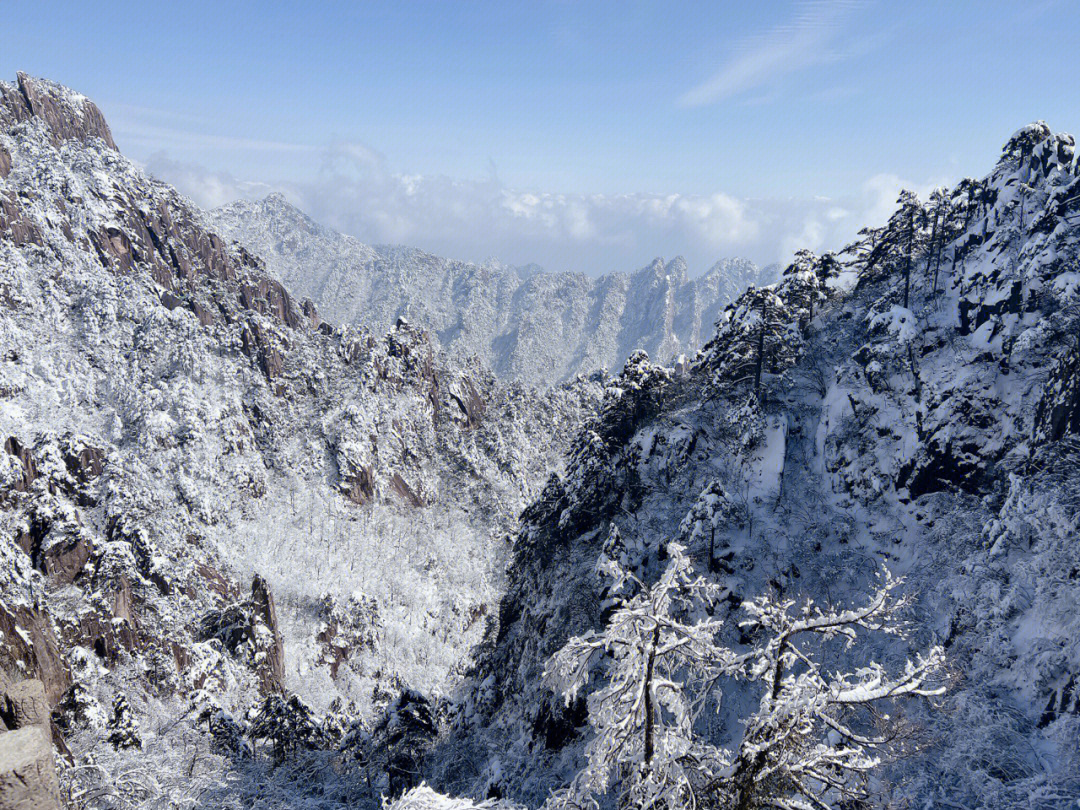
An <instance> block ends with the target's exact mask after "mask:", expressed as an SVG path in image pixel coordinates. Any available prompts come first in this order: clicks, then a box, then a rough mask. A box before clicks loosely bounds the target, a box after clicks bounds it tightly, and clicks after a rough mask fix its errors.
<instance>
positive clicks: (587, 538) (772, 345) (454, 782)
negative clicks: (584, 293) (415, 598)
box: [428, 123, 1080, 810]
mask: <svg viewBox="0 0 1080 810" xmlns="http://www.w3.org/2000/svg"><path fill="white" fill-rule="evenodd" d="M901 203H902V205H901V208H900V209H899V210H898V211H897V212H896V214H895V215H894V216H893V218H892V219H891V220H890V222H889V223H888V225H887V226H886V227H884V228H881V229H871V230H869V231H867V232H865V233H864V238H861V239H860V240H859V241H858V242H856V243H854V244H852V245H850V246H849V247H848V248H847V249H846V250H845V251H844V252H843V253H841V254H839V255H832V254H829V255H826V256H821V257H818V256H814V255H812V254H810V253H801V254H800V255H799V256H798V258H797V260H796V262H795V263H794V264H792V265H791V266H790V267H789V268H787V269H786V271H785V272H784V275H783V277H782V279H781V281H780V282H779V283H778V284H776V285H775V286H772V287H769V288H766V289H757V290H751V291H749V292H747V293H745V294H743V295H742V296H740V297H739V298H738V299H737V300H736V301H735V302H734V304H733V305H732V306H731V307H730V308H729V309H728V310H726V311H725V313H724V316H723V318H722V319H721V321H720V324H719V326H718V329H717V332H716V334H715V336H714V337H713V338H712V340H711V341H710V342H709V343H708V345H707V346H706V347H705V348H704V349H703V351H702V352H701V353H700V354H699V355H698V356H697V359H696V361H695V363H694V365H693V368H692V369H691V370H690V371H689V373H687V374H685V375H679V374H672V373H671V371H670V370H668V369H664V368H662V367H658V366H655V365H653V364H651V363H650V362H649V361H648V360H647V358H645V357H644V356H636V357H634V358H632V359H631V360H630V361H629V362H628V363H627V365H626V367H625V369H624V370H623V373H622V375H621V377H620V378H619V379H617V380H615V381H613V382H612V384H611V386H610V388H609V389H608V393H607V395H606V399H605V404H604V406H603V408H602V410H601V412H600V414H599V415H598V417H597V418H596V420H595V421H594V422H593V423H592V424H590V425H589V426H588V427H587V428H586V430H585V431H584V432H583V433H582V434H581V435H580V437H579V438H578V440H577V442H576V443H575V447H574V450H573V451H572V454H571V459H570V462H569V467H568V470H567V473H566V475H565V476H564V477H560V478H556V479H552V480H551V481H550V482H549V483H548V485H547V487H546V488H545V490H544V492H543V494H542V495H541V497H540V498H539V499H538V500H537V501H536V502H535V503H534V504H533V505H532V506H530V507H529V509H528V510H527V511H526V512H525V514H524V515H523V528H522V530H521V532H520V534H519V536H518V540H517V543H516V545H515V555H514V560H513V564H512V568H511V574H510V579H509V583H508V588H507V592H506V595H505V596H504V598H503V600H502V604H501V607H500V612H499V623H498V627H497V629H495V630H494V631H493V632H492V634H491V635H490V636H489V637H488V639H487V641H486V643H485V647H484V648H483V649H484V654H483V656H482V660H481V663H480V666H479V667H478V668H477V669H476V671H475V672H474V673H473V675H472V677H471V679H470V680H469V681H468V682H467V683H466V685H464V686H462V687H461V688H460V690H459V692H458V696H457V700H456V702H455V704H454V706H455V714H454V718H455V719H454V720H453V721H452V727H453V729H454V733H453V734H451V735H448V737H447V740H446V742H445V743H443V744H442V745H441V746H439V747H436V749H435V750H434V751H433V753H432V754H431V755H430V757H429V769H430V770H429V774H428V775H429V779H431V780H434V781H435V782H437V783H438V784H439V786H440V787H442V788H443V789H444V790H445V791H447V792H449V793H451V794H467V795H473V796H483V795H485V794H487V793H488V792H489V791H494V792H495V793H497V794H499V795H503V796H507V797H512V798H514V799H517V800H519V801H523V802H525V803H526V804H530V805H531V804H535V803H538V802H541V801H542V800H543V798H544V797H545V796H546V795H548V792H549V791H550V790H552V789H554V788H557V787H560V786H562V785H565V784H566V783H567V782H568V781H569V779H570V777H571V775H572V774H573V773H574V771H575V770H576V769H577V768H580V767H581V763H582V758H583V746H584V744H585V743H586V742H587V734H588V732H587V729H586V727H585V725H584V720H585V707H584V704H583V703H575V704H571V705H570V706H566V705H564V704H563V702H562V701H561V700H560V699H559V697H558V696H555V695H553V694H551V693H550V692H548V691H547V690H546V689H545V688H544V687H543V686H542V685H541V673H542V672H543V669H544V665H545V662H546V661H547V659H548V657H549V656H550V655H551V654H553V653H554V652H555V651H556V650H558V649H559V648H560V647H561V646H562V645H563V644H564V643H565V642H566V641H567V639H568V638H569V637H570V636H572V635H575V634H580V633H582V632H584V631H586V630H588V629H592V628H597V627H599V626H600V625H601V622H602V621H603V619H604V616H603V613H602V607H603V604H604V595H605V590H604V588H605V587H606V586H605V581H604V579H603V577H602V575H601V574H600V573H599V571H598V562H599V561H600V559H601V558H602V557H603V556H604V555H606V556H608V557H611V558H613V559H619V560H621V561H622V564H623V565H624V566H625V567H627V568H628V569H629V570H632V571H634V572H636V573H638V574H639V575H640V576H642V577H644V578H645V580H646V581H652V580H653V579H655V578H656V577H657V575H658V573H659V571H660V569H661V568H662V566H663V558H664V553H665V552H664V549H665V545H666V543H668V542H669V541H676V542H679V543H681V544H684V545H685V546H686V547H687V548H688V553H690V554H691V555H692V556H693V558H694V560H695V562H696V567H697V570H698V571H699V572H704V573H705V574H706V575H707V576H710V577H713V578H715V580H716V581H717V582H718V583H719V584H720V585H721V586H722V589H723V590H722V596H723V598H722V599H721V602H720V604H719V605H718V607H717V609H716V613H715V616H714V618H716V619H719V620H724V621H726V622H727V627H728V628H729V631H728V634H727V637H726V641H727V643H729V644H730V645H731V647H732V648H734V649H736V650H738V649H740V648H743V647H745V646H746V645H747V644H748V643H749V642H750V641H751V639H749V638H748V637H745V636H744V635H743V630H742V629H741V628H740V627H739V625H738V622H739V621H741V620H743V619H745V617H746V614H745V613H744V612H743V610H742V608H741V605H742V603H743V602H744V601H745V600H746V599H748V598H751V597H753V596H754V595H756V594H759V593H765V592H769V593H772V594H774V595H777V596H779V597H782V598H793V599H801V598H804V597H807V596H809V597H812V598H813V599H815V600H816V601H817V602H819V603H825V604H829V605H847V604H851V603H852V602H854V601H856V600H857V599H858V598H859V596H860V594H861V593H862V592H863V590H864V589H865V588H866V587H867V583H868V582H870V581H872V579H873V576H874V573H875V571H877V570H879V569H880V566H881V565H883V564H884V565H886V566H888V568H889V569H891V570H892V571H894V572H895V573H897V574H902V575H904V576H906V578H907V579H906V585H905V587H906V589H907V590H908V592H909V593H910V594H911V595H912V596H913V598H914V599H915V600H916V603H915V606H914V608H913V612H912V614H911V616H910V617H909V619H910V621H911V625H910V626H911V628H912V637H911V642H912V643H928V642H932V641H934V640H936V641H937V642H940V643H942V644H943V645H944V647H945V651H946V654H947V658H948V662H949V667H950V668H951V671H952V678H951V682H950V687H949V690H948V692H947V695H946V697H945V698H943V700H942V702H941V703H938V704H935V705H930V704H927V705H924V706H921V707H918V706H916V707H909V708H908V710H907V712H906V713H905V717H904V721H903V722H904V723H905V727H906V728H907V729H908V731H907V732H905V733H907V734H910V735H913V736H912V739H917V740H919V744H918V745H917V746H915V747H914V749H913V750H912V751H910V752H909V754H908V755H907V756H906V757H904V758H901V759H899V760H897V761H893V762H887V763H885V765H884V766H883V767H882V769H881V773H880V783H879V784H878V785H877V787H876V790H877V791H878V793H879V795H880V797H881V799H882V801H883V802H886V803H891V804H889V805H888V806H896V807H906V806H912V807H927V808H930V807H934V808H937V807H987V808H989V807H994V808H1005V807H1010V808H1011V807H1017V808H1019V807H1025V808H1028V807H1038V808H1044V809H1045V810H1050V808H1063V807H1065V806H1067V805H1068V803H1069V802H1070V801H1072V800H1073V799H1074V798H1075V797H1076V796H1077V795H1080V782H1078V781H1077V774H1078V773H1080V770H1078V764H1080V761H1078V755H1080V750H1078V748H1077V746H1076V740H1077V739H1078V734H1080V703H1078V701H1077V694H1078V687H1077V684H1078V681H1080V644H1078V641H1077V639H1078V638H1080V627H1078V625H1077V616H1076V612H1075V610H1074V608H1073V606H1075V604H1076V603H1077V600H1078V599H1080V553H1078V549H1080V545H1078V543H1080V534H1078V526H1080V501H1078V499H1077V497H1076V492H1077V491H1078V486H1080V455H1078V454H1080V435H1078V433H1077V423H1076V421H1075V420H1076V416H1077V413H1078V409H1080V397H1078V395H1077V391H1078V388H1077V386H1078V385H1080V377H1078V374H1080V370H1078V367H1077V364H1076V357H1077V354H1076V353H1077V346H1078V343H1077V335H1078V331H1077V330H1078V327H1080V283H1078V282H1080V272H1078V271H1080V263H1078V258H1077V257H1078V248H1080V225H1078V222H1080V179H1078V177H1077V165H1076V162H1075V156H1074V145H1073V139H1072V137H1071V136H1068V135H1055V134H1053V133H1052V132H1051V131H1050V130H1049V129H1048V128H1047V127H1046V125H1045V124H1041V123H1039V124H1035V125H1032V126H1029V127H1027V128H1025V129H1023V130H1021V131H1019V132H1018V133H1017V134H1016V135H1014V136H1013V137H1012V138H1011V139H1010V140H1009V141H1008V143H1007V144H1006V146H1005V148H1004V150H1003V152H1002V155H1001V158H1000V160H999V162H998V163H997V165H996V166H995V167H994V169H993V171H992V172H991V173H990V174H989V175H988V176H986V177H985V178H983V179H980V180H975V179H968V180H965V181H964V182H963V183H961V184H960V185H959V186H958V187H957V188H955V189H952V190H947V191H943V192H939V193H936V194H935V195H934V196H933V197H932V198H931V199H930V200H929V201H921V202H920V201H918V200H917V199H915V198H914V197H913V195H906V196H905V197H903V198H902V200H901ZM906 649H908V648H905V647H903V646H902V645H900V646H898V645H897V644H895V643H889V644H885V645H882V646H879V647H877V648H876V649H874V650H873V651H872V654H873V655H874V656H875V657H876V660H883V661H901V662H902V661H903V660H904V655H905V654H906ZM860 660H861V659H860ZM747 700H748V698H747V697H746V696H745V695H742V694H740V692H739V691H738V690H737V689H736V690H735V691H734V692H733V693H731V694H725V695H724V699H723V701H722V706H723V709H722V711H721V713H720V714H719V715H718V716H717V718H716V719H715V720H708V721H707V722H706V721H704V720H703V721H702V723H703V726H702V729H703V733H706V734H708V735H710V737H711V739H712V740H713V741H714V742H715V743H717V744H718V745H721V746H723V747H725V748H729V749H730V748H733V747H734V746H735V745H737V744H738V742H739V736H740V734H741V727H740V725H739V723H738V719H739V717H741V716H742V717H745V716H746V715H747V713H748V711H749V708H750V707H749V705H748V703H747ZM462 763H468V767H463V765H462Z"/></svg>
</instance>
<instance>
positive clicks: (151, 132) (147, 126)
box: [111, 115, 319, 153]
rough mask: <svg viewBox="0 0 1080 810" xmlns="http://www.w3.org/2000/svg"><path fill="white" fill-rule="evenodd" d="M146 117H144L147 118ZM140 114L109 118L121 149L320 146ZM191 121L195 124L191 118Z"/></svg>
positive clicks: (238, 149) (249, 149)
mask: <svg viewBox="0 0 1080 810" xmlns="http://www.w3.org/2000/svg"><path fill="white" fill-rule="evenodd" d="M148 117H149V116H146V118H148ZM146 118H144V117H143V116H139V115H134V116H132V117H130V118H129V117H127V116H120V117H118V118H115V119H113V120H112V126H111V129H112V133H113V137H114V138H116V140H117V142H118V143H119V144H120V146H121V148H125V147H132V146H134V147H136V148H138V149H140V150H143V151H153V152H157V151H160V150H163V149H172V150H176V151H189V152H190V151H207V150H212V149H215V150H221V151H225V152H294V153H295V152H317V151H319V147H315V146H310V145H308V144H303V143H289V142H287V141H273V140H260V139H257V138H238V137H234V136H231V135H220V134H216V133H214V132H209V131H207V130H206V129H205V128H204V129H201V130H196V129H189V128H185V127H176V126H170V125H168V124H162V123H152V122H150V121H148V120H146ZM192 123H196V122H195V121H193V122H192Z"/></svg>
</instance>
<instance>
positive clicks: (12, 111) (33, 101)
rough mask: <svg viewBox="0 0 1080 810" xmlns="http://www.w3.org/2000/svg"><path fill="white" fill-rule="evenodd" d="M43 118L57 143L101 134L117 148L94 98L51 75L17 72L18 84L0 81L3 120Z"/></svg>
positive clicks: (96, 136)
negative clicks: (41, 75) (13, 84)
mask: <svg viewBox="0 0 1080 810" xmlns="http://www.w3.org/2000/svg"><path fill="white" fill-rule="evenodd" d="M5 120H7V121H9V122H10V121H26V120H39V121H41V122H42V123H43V124H44V125H45V127H46V129H48V131H49V134H50V137H51V139H52V141H53V143H54V144H55V145H57V146H58V145H59V144H60V142H61V141H65V140H77V141H81V142H83V143H88V142H89V141H90V140H91V139H93V138H100V139H101V140H102V141H104V142H105V144H106V145H107V146H108V147H109V148H110V149H113V150H116V143H115V141H113V137H112V132H111V131H110V130H109V125H108V124H107V123H106V121H105V116H103V115H102V114H101V110H99V109H98V107H97V105H96V104H94V102H92V101H91V100H90V99H88V98H87V97H86V96H84V95H82V94H81V93H77V92H75V91H74V90H71V89H69V88H67V87H65V86H64V85H62V84H57V83H56V82H54V81H50V80H49V79H39V78H36V77H33V76H30V75H29V74H26V73H23V72H21V71H20V72H19V73H17V74H16V85H15V86H12V85H10V84H7V83H5V82H0V122H3V121H5Z"/></svg>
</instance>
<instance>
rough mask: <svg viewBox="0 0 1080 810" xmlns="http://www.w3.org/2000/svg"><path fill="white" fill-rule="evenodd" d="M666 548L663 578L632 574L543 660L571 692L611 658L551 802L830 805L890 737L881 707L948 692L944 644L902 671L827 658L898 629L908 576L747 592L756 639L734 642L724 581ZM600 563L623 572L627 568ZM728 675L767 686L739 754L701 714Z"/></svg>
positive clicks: (859, 783) (862, 788) (689, 808)
mask: <svg viewBox="0 0 1080 810" xmlns="http://www.w3.org/2000/svg"><path fill="white" fill-rule="evenodd" d="M669 548H670V554H671V562H670V563H669V565H668V567H667V570H666V571H665V572H664V574H663V575H662V576H661V577H660V579H659V581H658V582H657V583H656V584H655V585H653V586H651V587H648V586H646V585H644V584H643V583H640V582H637V586H638V587H637V592H636V595H634V596H632V597H629V598H627V599H625V601H624V602H623V604H622V605H621V606H620V607H619V608H618V609H617V610H616V611H615V613H614V614H613V615H612V617H611V619H610V621H609V622H608V625H607V627H606V628H605V629H604V630H603V631H602V632H591V633H588V634H586V635H584V636H580V637H576V638H573V639H571V640H570V641H569V642H568V643H567V645H566V646H565V647H564V648H563V649H562V650H560V651H559V652H558V653H557V654H556V655H555V656H553V657H552V659H551V660H550V662H549V664H548V667H547V670H546V671H545V675H544V677H545V681H546V682H547V683H548V684H549V685H550V686H552V687H553V688H555V689H557V690H559V691H561V692H562V694H563V695H564V697H565V699H566V700H567V702H568V703H569V702H572V701H573V700H574V699H575V698H576V697H577V695H578V693H579V692H580V690H582V689H583V688H584V687H585V686H586V685H587V684H588V682H589V680H590V677H591V676H592V674H593V670H594V668H595V666H596V665H597V664H598V663H600V662H601V661H603V662H604V663H605V665H606V673H605V674H606V680H604V681H603V682H602V685H601V686H600V687H599V688H598V689H597V690H596V691H595V692H593V693H592V694H591V695H589V697H588V701H587V703H588V710H589V725H590V726H591V728H592V731H593V738H592V740H591V741H590V742H589V744H588V746H587V748H586V765H585V767H584V768H583V769H582V771H581V772H580V773H579V774H578V776H577V777H576V778H575V779H574V780H573V782H572V783H571V784H570V785H569V786H568V787H567V788H565V789H564V790H562V791H560V792H558V793H556V794H554V795H553V796H552V798H551V800H550V802H549V804H550V805H551V806H552V807H553V808H563V807H574V808H577V807H586V806H591V807H595V806H596V804H597V799H598V798H599V797H602V796H604V795H606V794H609V793H611V792H612V791H617V792H618V799H619V804H620V806H629V807H635V808H643V809H644V808H652V807H658V808H665V810H695V809H696V808H698V807H699V806H703V805H704V806H709V807H716V808H722V809H723V810H752V808H778V810H833V808H840V807H846V806H851V803H852V802H856V801H859V800H862V799H864V798H866V797H867V795H868V793H867V784H868V778H869V774H870V772H871V771H872V770H873V769H874V768H875V767H877V765H878V764H879V762H880V756H879V751H880V750H881V749H883V748H886V747H888V746H890V744H892V743H893V742H894V740H895V737H896V734H895V727H894V725H893V724H891V721H890V718H889V715H888V714H886V713H884V712H882V711H879V710H878V707H879V706H882V705H885V706H887V705H888V704H889V703H890V702H892V701H895V700H896V699H898V698H903V697H910V696H915V695H923V696H930V695H938V694H941V692H942V691H943V689H942V688H941V687H932V686H931V685H929V683H928V682H929V680H930V679H931V678H932V677H933V676H934V675H935V674H936V673H937V672H938V671H939V670H940V668H941V666H942V663H943V653H942V650H941V648H939V647H935V648H932V649H931V650H930V651H929V652H927V653H926V654H924V655H918V656H916V657H915V659H914V660H909V661H908V663H907V664H906V666H905V667H904V669H903V671H902V672H900V673H899V674H898V675H889V674H888V673H887V672H886V670H885V668H884V667H883V666H881V665H880V664H878V663H876V662H871V663H868V664H866V665H865V666H862V667H858V668H856V669H855V670H854V671H853V672H843V671H832V670H831V669H826V666H825V664H824V663H823V662H822V658H824V657H825V653H826V652H827V651H829V650H830V649H831V648H832V646H837V647H839V652H840V653H846V652H848V651H849V650H850V648H851V647H852V645H854V644H855V643H856V642H857V641H859V640H860V639H861V638H862V637H863V636H864V635H865V634H867V633H884V634H891V635H896V636H902V635H903V625H902V623H901V622H900V620H899V612H900V611H901V610H902V609H903V608H904V606H905V605H906V603H907V600H906V599H905V598H902V597H898V596H897V594H896V589H897V588H898V587H899V585H900V583H901V580H898V579H894V578H893V577H892V576H891V575H889V574H888V573H887V572H886V573H885V574H884V575H883V580H882V582H881V584H880V585H879V587H878V588H877V589H876V590H875V591H874V592H873V594H872V595H871V596H870V598H869V599H868V600H867V602H866V603H865V604H863V605H861V606H859V607H853V608H847V609H842V610H822V609H820V608H818V607H817V606H815V605H814V603H813V602H811V601H806V602H804V603H802V604H800V605H797V603H796V602H795V600H790V599H789V600H783V601H780V600H777V599H775V598H774V597H772V596H761V597H758V598H757V599H755V600H753V601H751V602H746V603H744V604H743V609H744V610H745V611H746V613H748V614H749V619H748V620H746V621H744V622H742V624H741V626H742V627H743V629H744V630H745V631H747V632H749V633H750V637H751V638H752V639H754V640H753V641H752V642H751V644H750V646H749V649H748V650H747V651H743V652H737V651H735V650H732V649H730V648H728V647H726V646H724V644H723V643H722V642H721V641H720V629H721V627H722V622H720V621H718V620H716V619H713V618H711V617H710V613H711V609H712V607H713V605H714V603H715V600H716V597H717V587H716V586H715V585H714V584H713V583H711V582H708V581H707V580H705V579H703V578H701V577H699V576H696V575H695V574H694V572H693V570H692V566H691V564H690V561H689V559H688V558H687V557H686V556H685V554H684V553H683V549H682V547H681V546H678V545H677V544H672V545H671V546H670V547H669ZM606 564H607V565H608V568H609V570H610V573H611V576H612V577H613V578H614V579H615V580H616V581H617V582H620V581H625V580H630V579H633V575H632V574H630V573H628V572H627V571H625V570H624V569H621V568H620V567H619V566H618V565H617V563H615V562H614V561H611V560H610V559H607V561H606ZM725 680H731V681H743V682H747V683H749V684H751V685H756V686H757V687H759V688H760V690H761V698H760V702H759V706H758V709H757V711H755V712H754V713H753V714H751V715H750V716H749V717H748V718H746V719H745V720H744V721H743V725H744V727H745V731H744V734H743V737H742V740H741V742H740V744H739V746H738V748H737V749H736V751H735V752H734V753H731V752H729V751H726V750H723V749H722V748H720V747H718V746H717V745H716V744H715V741H712V740H706V739H703V737H702V736H701V735H700V733H699V730H698V726H697V723H696V721H697V718H698V717H699V716H700V713H701V711H702V710H703V709H704V708H705V707H706V706H707V705H716V706H717V707H719V701H720V698H721V691H720V684H721V683H722V682H724V681H725Z"/></svg>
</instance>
